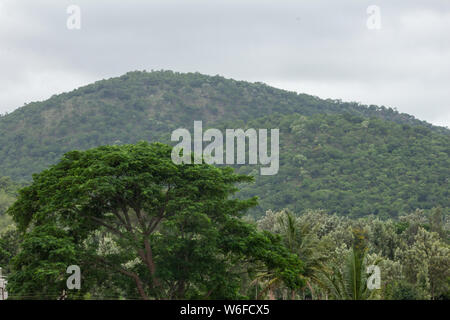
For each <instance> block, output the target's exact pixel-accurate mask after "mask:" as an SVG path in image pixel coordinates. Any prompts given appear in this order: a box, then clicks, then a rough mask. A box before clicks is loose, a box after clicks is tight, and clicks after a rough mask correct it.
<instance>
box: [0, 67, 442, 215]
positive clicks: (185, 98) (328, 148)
mask: <svg viewBox="0 0 450 320" xmlns="http://www.w3.org/2000/svg"><path fill="white" fill-rule="evenodd" d="M194 120H203V123H204V126H206V127H217V128H225V127H227V128H245V127H254V128H279V129H280V139H281V140H280V153H281V158H280V171H279V173H278V175H276V176H271V177H260V176H259V175H257V174H256V172H257V171H256V170H257V169H256V168H255V167H253V166H251V167H248V166H242V167H240V168H238V170H239V171H241V172H245V173H250V174H252V173H255V176H256V178H257V181H256V185H253V186H247V187H245V188H244V190H243V191H242V192H241V194H242V195H243V196H248V195H258V196H259V197H260V199H261V200H260V208H258V209H257V210H256V211H254V213H255V214H258V215H259V214H261V213H262V212H264V211H265V210H267V209H280V208H283V207H290V208H292V209H295V210H298V211H301V210H304V209H308V208H322V209H325V210H327V211H329V212H337V213H339V214H345V215H351V216H360V215H366V214H378V215H381V216H395V215H397V214H399V213H401V212H407V211H411V210H414V209H415V208H425V209H427V208H431V207H435V206H441V207H444V208H449V207H450V205H449V199H450V197H449V191H448V190H449V188H448V186H449V177H450V172H449V170H450V161H449V154H450V147H449V146H450V135H449V130H448V129H446V128H442V127H435V126H432V125H431V124H428V123H426V122H423V121H420V120H417V119H415V118H414V117H413V116H410V115H407V114H403V113H398V112H396V111H395V110H393V109H391V108H385V107H377V106H363V105H360V104H358V103H345V102H341V101H335V100H322V99H319V98H317V97H313V96H309V95H306V94H297V93H294V92H288V91H284V90H279V89H275V88H272V87H269V86H267V85H265V84H262V83H248V82H244V81H235V80H231V79H225V78H223V77H220V76H214V77H211V76H205V75H201V74H198V73H189V74H180V73H174V72H170V71H158V72H150V73H149V72H130V73H127V74H125V75H124V76H121V77H119V78H113V79H109V80H102V81H98V82H96V83H94V84H91V85H88V86H85V87H82V88H79V89H77V90H74V91H72V92H69V93H65V94H61V95H57V96H53V97H52V98H50V99H48V100H46V101H43V102H35V103H30V104H28V105H26V106H24V107H22V108H19V109H17V110H16V111H14V112H12V113H11V114H8V115H4V116H2V117H0V159H1V162H0V176H11V177H12V179H13V180H15V181H21V180H25V181H29V180H30V178H31V174H32V173H35V172H39V171H41V170H42V169H44V168H46V167H47V166H48V165H50V164H52V163H55V162H56V161H57V160H58V159H59V158H60V157H61V155H62V154H63V153H65V152H67V151H69V150H73V149H88V148H92V147H95V146H98V145H104V144H122V143H135V142H137V141H139V140H148V141H162V142H166V143H167V142H169V137H170V133H171V132H172V131H173V130H174V129H176V128H179V127H185V128H191V127H192V125H193V121H194Z"/></svg>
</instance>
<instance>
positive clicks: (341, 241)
mask: <svg viewBox="0 0 450 320" xmlns="http://www.w3.org/2000/svg"><path fill="white" fill-rule="evenodd" d="M256 223H257V225H258V227H259V228H260V229H262V230H269V231H271V232H273V233H275V234H278V235H280V236H281V237H282V238H283V239H284V241H285V245H286V246H287V248H289V249H290V250H291V251H292V252H295V253H297V254H298V256H299V257H300V258H301V259H302V261H303V263H304V266H305V267H304V269H305V272H304V276H305V280H306V282H305V283H306V284H307V285H306V286H305V287H304V288H303V289H302V290H300V291H297V292H296V295H295V296H292V295H287V294H286V292H287V289H286V288H284V287H282V286H279V287H276V288H275V287H272V289H273V291H272V292H271V296H272V297H274V298H299V299H339V300H365V299H386V300H390V299H393V300H415V299H446V300H447V299H449V294H450V291H449V289H450V282H449V277H450V246H449V244H450V243H449V231H450V228H449V219H448V211H447V212H445V213H444V211H443V210H441V209H439V208H435V209H433V210H430V211H429V212H425V211H423V210H417V211H414V212H413V213H410V214H407V215H404V216H402V217H400V218H399V219H395V220H394V219H388V220H380V219H379V218H376V217H373V216H371V217H365V218H360V219H349V218H347V217H339V216H336V215H329V214H326V213H325V212H323V211H320V210H310V211H308V212H306V213H304V214H303V215H299V216H296V215H294V214H293V213H291V212H290V211H289V210H282V211H279V212H273V211H268V212H267V213H266V215H265V216H264V217H263V218H262V219H260V220H258V221H257V222H256ZM287 223H288V225H289V227H288V228H286V224H287ZM371 265H377V266H378V267H379V268H380V280H381V283H380V288H379V289H373V290H370V289H369V288H368V287H367V280H368V276H369V274H368V273H367V267H368V266H371Z"/></svg>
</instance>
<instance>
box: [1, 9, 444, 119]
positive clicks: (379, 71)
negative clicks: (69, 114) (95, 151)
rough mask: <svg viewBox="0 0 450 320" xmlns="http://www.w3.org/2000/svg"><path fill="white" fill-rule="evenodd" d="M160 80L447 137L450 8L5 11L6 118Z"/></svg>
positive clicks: (3, 101) (3, 71)
mask: <svg viewBox="0 0 450 320" xmlns="http://www.w3.org/2000/svg"><path fill="white" fill-rule="evenodd" d="M73 5H75V6H77V7H76V8H78V9H79V13H80V14H79V16H78V14H77V13H78V11H76V10H75V11H73V7H71V6H73ZM78 17H79V19H78ZM74 26H75V28H74ZM78 27H79V28H78ZM161 69H164V70H173V71H179V72H201V73H204V74H209V75H216V74H219V75H222V76H225V77H227V78H233V79H236V80H246V81H252V82H265V83H267V84H269V85H272V86H274V87H277V88H282V89H287V90H290V91H296V92H300V93H307V94H312V95H315V96H318V97H321V98H332V99H341V100H343V101H356V102H360V103H363V104H376V105H384V106H386V107H392V108H396V109H397V110H398V111H400V112H405V113H409V114H412V115H414V116H415V117H416V118H418V119H421V120H426V121H428V122H430V123H433V124H435V125H440V126H447V127H450V1H449V0H427V1H423V0H396V1H391V0H378V1H377V0H372V1H365V0H340V1H336V0H308V1H303V0H292V1H288V0H271V1H268V0H147V1H142V0H126V1H125V0H121V1H119V0H71V1H66V0H53V1H50V0H0V88H1V89H0V113H5V112H11V111H13V110H14V109H16V108H18V107H21V106H23V105H24V104H25V103H30V102H33V101H41V100H45V99H48V98H50V97H51V96H52V95H54V94H58V93H62V92H67V91H71V90H73V89H75V88H77V87H80V86H83V85H87V84H89V83H92V82H94V81H97V80H101V79H107V78H111V77H116V76H120V75H122V74H124V73H126V72H128V71H133V70H147V71H150V70H161Z"/></svg>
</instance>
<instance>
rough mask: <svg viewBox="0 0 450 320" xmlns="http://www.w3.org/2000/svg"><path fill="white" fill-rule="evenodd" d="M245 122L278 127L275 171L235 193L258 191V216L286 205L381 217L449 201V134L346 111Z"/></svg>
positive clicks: (242, 170)
mask: <svg viewBox="0 0 450 320" xmlns="http://www.w3.org/2000/svg"><path fill="white" fill-rule="evenodd" d="M247 126H248V127H252V128H264V127H269V128H279V129H280V170H279V172H278V174H277V175H274V176H259V175H258V174H255V175H256V184H255V185H252V186H251V187H247V186H246V187H244V188H243V191H242V192H241V193H242V194H243V196H251V195H258V196H259V197H260V199H261V200H260V207H259V208H260V210H259V212H258V211H256V210H255V211H254V213H256V214H258V215H260V214H262V213H263V212H264V211H265V210H267V209H272V210H274V209H277V210H280V209H282V208H285V207H287V208H289V209H291V210H293V211H295V212H302V211H304V210H306V209H324V210H326V211H328V212H330V213H338V214H340V215H348V216H351V217H360V216H365V215H377V216H379V217H382V218H387V217H395V216H398V215H399V214H402V213H407V212H411V211H414V210H415V209H416V208H423V209H431V208H432V207H436V206H441V207H443V208H449V207H450V189H449V178H450V136H448V135H441V134H436V133H434V132H432V131H431V130H427V129H424V130H418V128H417V127H409V126H405V125H398V124H395V123H392V122H386V121H382V120H379V119H375V118H372V119H363V118H357V117H352V118H349V116H348V115H314V116H311V117H304V116H301V115H289V116H277V117H275V116H271V117H265V118H263V119H257V120H254V121H251V122H249V123H248V124H247ZM252 170H254V167H252V166H244V167H242V168H240V170H239V172H240V173H252ZM399 227H400V226H399Z"/></svg>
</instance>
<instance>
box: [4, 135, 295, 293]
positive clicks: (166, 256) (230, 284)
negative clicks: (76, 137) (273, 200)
mask: <svg viewBox="0 0 450 320" xmlns="http://www.w3.org/2000/svg"><path fill="white" fill-rule="evenodd" d="M171 149H172V148H171V147H169V146H165V145H162V144H152V145H149V144H148V143H146V142H142V143H139V144H137V145H124V146H107V147H100V148H96V149H92V150H88V151H85V152H79V151H74V152H70V153H67V154H66V155H65V156H64V157H63V159H62V160H61V161H60V162H59V163H58V164H56V165H54V166H53V167H51V168H50V169H48V170H45V171H43V172H42V173H41V174H39V175H35V176H34V178H33V184H32V185H31V186H29V187H26V188H24V189H22V190H21V191H20V193H19V198H18V200H17V202H15V204H14V205H13V206H12V207H11V208H10V209H9V213H11V215H12V216H13V218H14V221H15V222H16V223H17V226H18V229H19V231H20V232H23V233H24V236H23V242H22V244H21V250H20V251H19V253H18V254H17V255H15V256H14V257H13V258H12V260H11V264H12V269H13V270H12V275H11V276H10V277H9V287H8V290H9V292H10V295H11V297H14V298H29V297H39V298H42V297H46V298H57V297H58V296H59V295H62V292H63V290H64V288H65V286H66V282H65V277H64V273H65V269H66V268H67V266H69V265H78V266H80V267H81V268H82V270H83V271H84V272H83V287H82V290H81V291H80V292H77V293H76V295H75V296H74V297H77V298H79V297H80V295H82V294H93V295H96V294H100V295H101V296H102V297H104V296H105V294H108V295H113V296H114V297H115V298H119V297H123V298H135V297H137V296H138V295H139V296H140V297H141V298H143V299H149V298H153V299H160V298H164V299H167V298H170V299H186V298H188V299H193V298H211V299H218V298H220V299H231V298H239V297H242V296H243V293H241V292H240V291H239V289H240V287H239V279H240V278H239V277H240V276H241V275H242V274H243V273H245V274H248V276H250V270H251V268H250V265H258V267H259V268H263V269H264V270H267V271H268V272H271V273H272V274H274V275H275V276H277V277H278V278H279V279H280V280H281V281H282V283H283V284H285V285H286V286H287V287H288V288H290V289H292V290H294V289H296V288H299V287H300V286H301V285H302V281H303V279H302V277H301V274H302V267H301V262H300V260H299V259H298V258H297V257H296V255H294V254H291V253H289V252H288V250H286V249H285V248H284V247H283V246H282V245H281V244H280V241H279V239H278V238H277V237H275V236H273V235H271V234H270V233H267V232H259V231H257V230H256V228H254V227H252V226H251V225H249V224H246V223H244V222H243V221H241V220H240V219H239V218H240V217H241V216H242V213H243V212H245V210H246V209H248V208H249V207H250V206H253V205H254V204H255V199H248V200H237V199H229V195H231V194H232V193H234V192H235V191H236V189H235V187H234V184H235V183H242V182H249V181H250V180H251V178H250V177H247V176H241V175H235V174H233V170H232V169H231V168H216V167H213V166H210V165H195V166H190V165H181V166H177V165H175V164H173V163H172V160H171V157H170V154H171ZM250 262H251V264H250ZM99 279H105V281H104V282H103V281H100V283H99Z"/></svg>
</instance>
